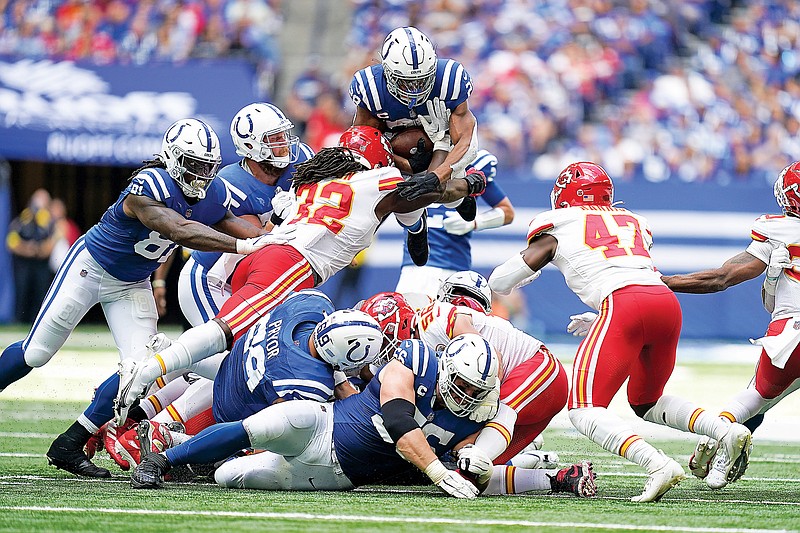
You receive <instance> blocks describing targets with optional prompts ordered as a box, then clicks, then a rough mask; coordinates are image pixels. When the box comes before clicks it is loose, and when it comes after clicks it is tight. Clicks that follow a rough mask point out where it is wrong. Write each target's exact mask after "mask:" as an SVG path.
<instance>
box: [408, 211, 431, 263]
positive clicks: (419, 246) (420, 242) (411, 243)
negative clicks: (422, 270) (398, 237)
mask: <svg viewBox="0 0 800 533" xmlns="http://www.w3.org/2000/svg"><path fill="white" fill-rule="evenodd" d="M420 220H421V221H422V227H421V228H420V229H419V231H417V232H416V233H412V232H411V231H406V246H408V255H410V256H411V260H412V261H413V262H414V264H415V265H417V266H425V263H427V262H428V216H427V214H426V213H425V211H423V212H422V217H420Z"/></svg>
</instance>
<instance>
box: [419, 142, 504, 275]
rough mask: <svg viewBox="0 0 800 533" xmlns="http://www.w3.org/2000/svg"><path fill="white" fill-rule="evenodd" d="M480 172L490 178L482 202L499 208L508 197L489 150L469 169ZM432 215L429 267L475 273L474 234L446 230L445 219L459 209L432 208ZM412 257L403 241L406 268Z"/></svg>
mask: <svg viewBox="0 0 800 533" xmlns="http://www.w3.org/2000/svg"><path fill="white" fill-rule="evenodd" d="M469 168H477V169H478V170H480V171H482V172H483V174H484V175H485V176H486V191H485V192H484V193H483V194H482V195H481V196H480V198H481V199H482V200H483V201H484V202H485V203H486V204H488V205H489V207H495V206H496V205H497V204H499V203H500V201H501V200H503V198H505V197H506V193H505V192H504V191H503V189H502V188H501V187H500V185H498V184H497V181H495V177H496V176H497V157H495V156H494V155H493V154H492V153H490V152H489V151H487V150H478V155H477V157H476V158H475V160H474V161H473V162H472V163H470V164H469V165H467V169H469ZM426 211H427V214H428V248H429V250H430V255H429V257H428V262H427V264H426V266H430V267H435V268H444V269H447V270H471V269H472V247H471V246H470V242H469V240H470V238H471V237H472V232H469V233H465V234H464V235H453V234H451V233H447V232H446V231H445V229H444V219H445V218H446V217H447V214H448V213H456V210H455V209H451V208H448V207H445V206H444V205H442V204H431V205H429V206H428V207H427V208H426ZM413 264H414V263H413V261H411V256H410V255H409V254H408V246H407V245H406V242H405V240H404V241H403V266H406V265H413Z"/></svg>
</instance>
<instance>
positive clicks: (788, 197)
mask: <svg viewBox="0 0 800 533" xmlns="http://www.w3.org/2000/svg"><path fill="white" fill-rule="evenodd" d="M774 192H775V199H776V200H778V205H779V206H781V207H782V208H783V210H784V211H785V212H786V213H787V214H791V215H794V216H797V217H800V161H795V162H794V163H792V164H791V165H789V166H788V167H786V168H784V169H783V170H781V173H780V174H778V179H777V180H775V189H774Z"/></svg>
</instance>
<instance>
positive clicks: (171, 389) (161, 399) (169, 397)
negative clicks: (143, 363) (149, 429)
mask: <svg viewBox="0 0 800 533" xmlns="http://www.w3.org/2000/svg"><path fill="white" fill-rule="evenodd" d="M187 388H189V382H188V381H186V380H185V379H183V378H179V379H173V380H172V381H170V382H169V383H167V384H166V385H164V386H163V387H162V388H160V389H158V390H157V391H156V392H155V393H154V394H151V395H150V396H148V397H147V398H145V401H143V402H141V403H140V404H139V405H140V406H141V408H142V410H144V413H145V414H146V415H147V418H153V417H154V416H156V415H157V414H158V413H160V412H161V411H162V410H163V409H164V407H166V406H167V405H169V404H171V403H172V402H174V401H175V400H176V399H177V398H180V396H181V394H183V393H184V392H185V391H186V389H187Z"/></svg>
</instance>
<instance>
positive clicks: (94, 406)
mask: <svg viewBox="0 0 800 533" xmlns="http://www.w3.org/2000/svg"><path fill="white" fill-rule="evenodd" d="M118 390H119V374H117V373H114V374H113V375H112V376H111V377H109V378H108V379H107V380H105V381H104V382H103V383H102V384H101V385H100V386H99V387H97V390H95V391H94V398H92V403H90V404H89V407H87V408H86V410H85V411H84V412H83V416H85V417H86V418H88V419H89V420H90V421H91V422H92V424H94V425H95V426H97V427H100V426H102V425H103V424H105V423H106V422H108V421H109V420H111V419H112V418H114V398H116V397H117V391H118Z"/></svg>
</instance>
